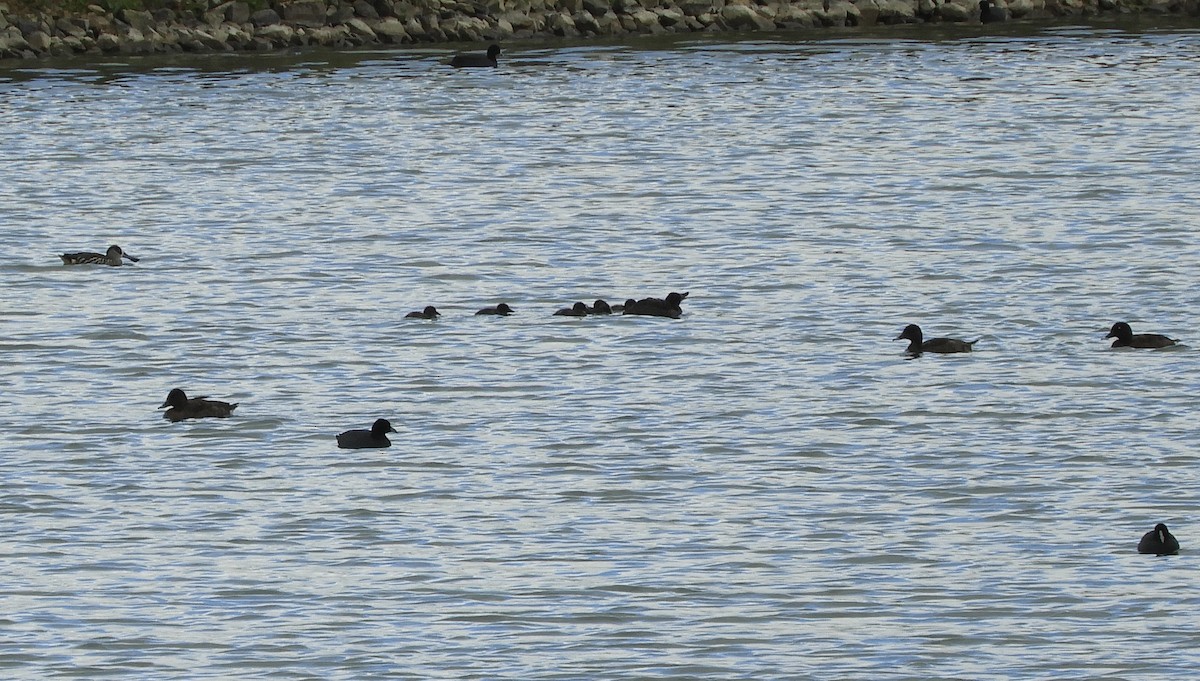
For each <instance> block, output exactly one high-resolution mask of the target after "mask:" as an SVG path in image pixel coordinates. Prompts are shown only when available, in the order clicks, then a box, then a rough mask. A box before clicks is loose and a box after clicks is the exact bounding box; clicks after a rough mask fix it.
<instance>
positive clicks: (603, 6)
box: [576, 0, 612, 23]
mask: <svg viewBox="0 0 1200 681" xmlns="http://www.w3.org/2000/svg"><path fill="white" fill-rule="evenodd" d="M583 9H584V10H586V11H587V12H588V13H590V14H591V15H592V16H594V17H602V16H604V15H605V14H606V13H608V12H609V11H611V10H612V2H611V1H610V0H583ZM576 23H578V22H576Z"/></svg>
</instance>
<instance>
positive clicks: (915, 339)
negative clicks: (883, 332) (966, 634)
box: [893, 324, 979, 355]
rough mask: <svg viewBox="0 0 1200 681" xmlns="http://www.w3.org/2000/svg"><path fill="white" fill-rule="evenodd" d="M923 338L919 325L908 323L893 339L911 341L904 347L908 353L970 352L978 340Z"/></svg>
mask: <svg viewBox="0 0 1200 681" xmlns="http://www.w3.org/2000/svg"><path fill="white" fill-rule="evenodd" d="M923 338H924V334H922V333H921V327H919V326H917V325H916V324H909V325H908V326H906V327H904V330H903V331H901V332H900V335H899V336H896V337H895V338H894V339H893V340H901V339H905V340H909V341H912V342H911V343H909V344H908V348H907V349H905V352H907V353H908V354H910V355H919V354H921V353H922V352H938V353H942V354H947V353H951V352H971V350H972V349H973V347H974V346H975V344H976V343H978V342H979V339H978V338H976V339H975V340H973V341H970V342H967V341H962V340H958V339H957V338H930V339H929V340H927V341H923V340H922V339H923Z"/></svg>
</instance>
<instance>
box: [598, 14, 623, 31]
mask: <svg viewBox="0 0 1200 681" xmlns="http://www.w3.org/2000/svg"><path fill="white" fill-rule="evenodd" d="M596 25H597V26H599V27H600V35H620V34H622V33H624V32H625V28H624V27H623V26H621V19H620V18H618V17H617V13H616V12H614V11H612V10H609V11H607V12H605V13H604V15H603V16H598V17H596Z"/></svg>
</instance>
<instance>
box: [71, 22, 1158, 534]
mask: <svg viewBox="0 0 1200 681" xmlns="http://www.w3.org/2000/svg"><path fill="white" fill-rule="evenodd" d="M493 47H494V46H493ZM498 49H499V48H497V51H498ZM489 53H490V51H489ZM59 258H61V259H62V261H63V264H64V265H110V266H113V267H119V266H121V265H124V264H125V263H124V260H130V261H132V262H138V258H135V257H133V256H132V255H129V254H128V253H126V252H124V251H123V250H121V247H120V246H117V245H115V244H114V245H112V246H109V247H108V250H107V251H105V252H104V253H94V252H90V251H80V252H76V253H63V254H62V255H60V256H59ZM687 297H688V294H687V293H686V292H684V293H677V292H675V291H672V292H671V293H669V294H667V297H666V298H642V299H641V300H635V299H633V298H630V299H628V300H626V301H625V303H624V304H623V305H609V304H608V303H607V302H605V301H604V300H603V299H600V300H597V301H596V302H594V303H593V304H592V305H591V306H588V305H587V304H586V303H584V302H582V301H579V302H576V303H575V304H574V305H572V306H571V307H564V308H562V309H560V310H558V311H557V312H555V313H554V314H555V315H556V316H563V317H586V316H589V315H611V314H627V315H649V316H655V317H670V318H672V319H678V318H679V317H680V316H682V314H683V310H682V308H681V304H682V303H683V301H684V299H686V298H687ZM514 312H516V310H514V309H513V308H512V307H511V306H509V305H508V303H500V304H499V305H495V306H493V307H485V308H483V309H481V310H479V311H478V312H476V313H475V314H476V315H499V316H504V317H507V316H508V315H511V314H513V313H514ZM440 316H441V313H439V312H438V311H437V308H436V307H434V306H432V305H428V306H426V307H425V308H424V309H423V310H417V311H414V312H410V313H408V314H407V315H405V317H406V318H409V319H437V318H438V317H440ZM1105 338H1115V339H1116V340H1114V341H1113V344H1112V347H1114V348H1165V347H1169V346H1172V345H1175V344H1177V343H1178V342H1179V341H1178V340H1175V339H1173V338H1169V337H1167V336H1164V335H1162V334H1157V333H1139V334H1135V333H1134V332H1133V329H1132V328H1130V326H1129V324H1127V323H1125V322H1117V323H1116V324H1113V325H1112V328H1111V329H1110V330H1109V332H1108V335H1107V336H1105ZM895 340H907V341H909V344H908V348H907V349H906V352H907V353H908V354H910V355H912V356H914V357H915V356H919V355H920V354H921V353H925V352H933V353H941V354H946V353H957V352H971V351H972V350H973V349H974V347H975V344H976V343H978V342H979V339H975V340H973V341H964V340H959V339H957V338H930V339H929V340H925V337H924V334H923V333H922V331H921V327H920V326H917V325H916V324H909V325H908V326H906V327H904V330H903V331H901V332H900V335H899V336H896V338H895ZM237 406H238V403H237V402H232V403H231V402H223V401H221V400H210V399H208V396H207V395H204V396H201V397H188V396H187V393H185V392H184V391H183V390H182V389H181V388H174V389H172V390H171V391H170V392H169V393H167V399H166V400H164V401H163V403H162V405H160V406H159V409H163V408H167V410H166V411H165V412H163V418H164V419H166V420H168V421H171V422H172V423H174V422H177V421H184V420H187V419H199V418H227V417H229V416H230V415H231V414H233V410H234V409H237ZM395 432H397V431H396V429H395V428H393V427H392V424H391V422H389V421H388V420H387V419H376V421H375V423H373V424H371V427H370V428H369V429H356V430H347V431H346V432H344V433H339V434H338V436H337V444H338V447H339V448H341V449H380V448H384V447H391V446H392V442H391V440H389V439H388V433H395ZM1138 553H1145V554H1154V555H1158V556H1167V555H1175V554H1178V553H1179V541H1178V540H1177V539H1175V537H1174V536H1173V535H1172V534H1171V532H1170V531H1169V530H1168V529H1167V526H1166V525H1165V524H1163V523H1159V524H1157V525H1155V526H1154V530H1152V531H1150V532H1147V533H1146V534H1145V536H1143V537H1142V539H1141V541H1140V542H1138Z"/></svg>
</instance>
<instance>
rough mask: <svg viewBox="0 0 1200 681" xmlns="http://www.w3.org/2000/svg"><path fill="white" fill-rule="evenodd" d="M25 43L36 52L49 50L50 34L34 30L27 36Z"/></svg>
mask: <svg viewBox="0 0 1200 681" xmlns="http://www.w3.org/2000/svg"><path fill="white" fill-rule="evenodd" d="M25 44H26V45H28V46H29V49H31V50H33V51H34V52H49V51H50V36H49V35H48V34H47V33H46V32H45V31H33V32H32V33H30V34H29V35H27V36H25Z"/></svg>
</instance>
